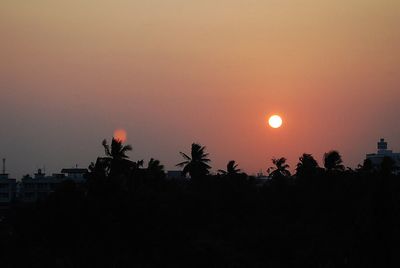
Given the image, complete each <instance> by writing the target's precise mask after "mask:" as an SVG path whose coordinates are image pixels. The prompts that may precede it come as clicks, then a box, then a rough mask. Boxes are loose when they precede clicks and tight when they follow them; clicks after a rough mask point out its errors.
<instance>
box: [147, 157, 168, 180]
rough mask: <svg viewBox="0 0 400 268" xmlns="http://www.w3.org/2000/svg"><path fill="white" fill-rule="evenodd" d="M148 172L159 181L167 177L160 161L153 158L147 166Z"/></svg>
mask: <svg viewBox="0 0 400 268" xmlns="http://www.w3.org/2000/svg"><path fill="white" fill-rule="evenodd" d="M147 171H148V172H149V174H150V176H151V177H153V178H156V179H159V178H164V177H165V172H164V166H163V165H161V164H160V161H159V160H155V159H153V158H151V159H150V161H149V163H148V164H147Z"/></svg>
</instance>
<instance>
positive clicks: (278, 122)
mask: <svg viewBox="0 0 400 268" xmlns="http://www.w3.org/2000/svg"><path fill="white" fill-rule="evenodd" d="M268 124H269V125H270V127H272V128H280V127H281V126H282V118H281V117H280V116H279V115H276V114H275V115H273V116H271V117H270V118H269V120H268Z"/></svg>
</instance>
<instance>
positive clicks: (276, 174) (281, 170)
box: [267, 157, 290, 179]
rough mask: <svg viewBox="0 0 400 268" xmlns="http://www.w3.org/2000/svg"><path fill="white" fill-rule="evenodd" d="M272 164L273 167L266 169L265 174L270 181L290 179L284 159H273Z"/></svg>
mask: <svg viewBox="0 0 400 268" xmlns="http://www.w3.org/2000/svg"><path fill="white" fill-rule="evenodd" d="M272 163H273V164H274V165H275V167H270V168H268V170H267V172H268V173H269V176H270V177H271V178H272V179H276V178H282V177H290V171H289V170H288V168H289V165H288V164H286V158H285V157H281V158H273V159H272Z"/></svg>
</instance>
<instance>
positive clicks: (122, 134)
mask: <svg viewBox="0 0 400 268" xmlns="http://www.w3.org/2000/svg"><path fill="white" fill-rule="evenodd" d="M126 136H127V135H126V131H125V130H124V129H116V130H115V131H114V139H116V140H117V141H120V142H125V141H126Z"/></svg>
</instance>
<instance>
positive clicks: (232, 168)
mask: <svg viewBox="0 0 400 268" xmlns="http://www.w3.org/2000/svg"><path fill="white" fill-rule="evenodd" d="M237 167H238V164H236V162H235V160H231V161H229V162H228V164H227V165H226V171H225V170H222V169H219V170H218V172H220V173H222V174H223V175H228V176H231V175H237V174H239V173H240V172H241V170H240V169H239V168H237Z"/></svg>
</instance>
